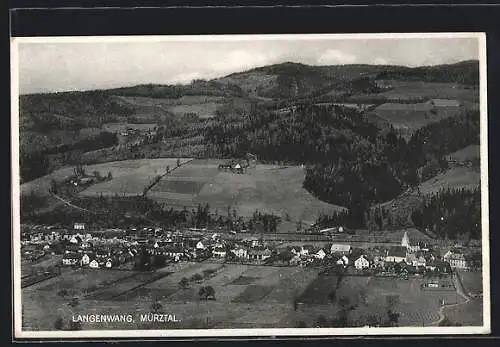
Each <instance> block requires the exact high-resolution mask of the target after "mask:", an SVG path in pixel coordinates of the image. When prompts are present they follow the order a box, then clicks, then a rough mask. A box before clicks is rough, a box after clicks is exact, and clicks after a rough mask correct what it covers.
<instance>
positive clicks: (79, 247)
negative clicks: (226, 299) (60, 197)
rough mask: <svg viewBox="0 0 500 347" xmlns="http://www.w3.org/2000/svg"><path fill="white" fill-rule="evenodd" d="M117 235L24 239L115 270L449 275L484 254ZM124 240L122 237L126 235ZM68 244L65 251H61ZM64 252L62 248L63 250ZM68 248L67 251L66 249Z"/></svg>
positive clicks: (38, 251) (37, 249) (31, 252)
mask: <svg viewBox="0 0 500 347" xmlns="http://www.w3.org/2000/svg"><path fill="white" fill-rule="evenodd" d="M121 232H123V233H120V232H118V231H117V233H115V235H117V236H109V235H110V234H109V233H108V234H107V237H103V236H95V235H92V234H91V233H88V232H85V224H84V223H75V224H74V227H73V231H66V232H59V231H52V230H43V231H37V232H31V233H29V234H22V235H23V239H24V240H23V241H22V245H23V256H24V257H25V258H28V259H30V260H33V261H34V260H37V259H39V258H41V257H43V256H44V255H45V254H47V253H52V254H55V253H58V254H63V260H62V264H63V265H68V266H88V267H91V268H113V267H116V266H118V265H120V264H123V263H126V262H128V261H132V260H133V259H137V258H138V256H139V254H140V253H141V252H142V253H144V252H145V253H146V254H148V255H150V256H161V257H164V258H167V259H169V260H172V261H180V260H203V259H208V258H219V259H223V260H224V261H229V262H230V261H236V262H256V263H266V264H276V265H290V266H309V265H314V264H315V263H318V262H319V263H325V262H327V263H328V264H336V265H338V266H341V267H343V268H352V269H356V270H366V269H382V270H387V269H393V268H394V266H395V265H396V264H397V267H398V268H403V269H405V270H406V271H408V272H411V271H415V272H418V271H419V270H430V271H436V270H438V271H440V270H443V271H446V269H447V268H449V267H451V268H456V269H478V268H480V267H481V255H480V252H471V251H470V250H467V249H465V248H459V247H455V248H453V249H451V250H449V251H448V252H447V253H446V254H445V255H444V256H443V257H441V254H440V252H439V249H433V248H430V247H428V246H427V245H426V244H425V243H422V242H416V243H413V242H411V240H410V238H409V236H408V234H407V233H406V232H405V233H404V235H403V238H402V240H401V244H400V245H398V246H392V247H388V248H387V247H382V246H376V247H371V248H353V247H352V246H351V245H349V244H343V243H332V244H329V245H327V246H325V247H314V246H311V245H302V246H298V247H291V246H285V247H280V245H275V244H265V243H264V242H263V241H262V240H260V239H257V238H250V239H244V240H240V241H228V240H224V239H222V238H221V237H220V235H219V234H217V233H213V234H211V235H210V234H207V233H204V234H205V236H203V237H195V236H186V235H183V234H182V233H180V232H179V233H177V232H170V231H167V232H162V230H160V229H158V228H156V229H154V228H149V229H148V228H145V230H144V232H145V233H146V234H144V235H142V236H138V234H139V233H138V231H137V230H136V229H133V233H132V234H127V233H125V231H121ZM120 235H121V236H120ZM61 245H63V246H61ZM57 247H59V249H57ZM61 247H62V249H61Z"/></svg>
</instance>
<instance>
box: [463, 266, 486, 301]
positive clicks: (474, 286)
mask: <svg viewBox="0 0 500 347" xmlns="http://www.w3.org/2000/svg"><path fill="white" fill-rule="evenodd" d="M458 275H459V276H460V279H461V281H462V284H463V285H464V288H465V290H466V294H472V295H474V294H480V293H482V292H483V273H482V272H481V271H458Z"/></svg>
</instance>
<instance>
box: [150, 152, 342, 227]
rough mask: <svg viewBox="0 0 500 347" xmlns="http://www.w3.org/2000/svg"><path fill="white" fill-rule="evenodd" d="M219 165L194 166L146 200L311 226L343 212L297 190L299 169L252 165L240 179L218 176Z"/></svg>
mask: <svg viewBox="0 0 500 347" xmlns="http://www.w3.org/2000/svg"><path fill="white" fill-rule="evenodd" d="M219 163H220V161H218V160H198V159H196V160H194V161H192V162H190V163H189V164H187V165H184V166H182V167H181V168H179V169H178V170H175V172H172V174H170V175H167V176H165V177H164V178H163V179H162V180H160V182H159V183H158V184H157V185H155V186H154V187H153V188H152V189H151V190H150V191H149V192H148V197H150V198H152V199H154V200H157V201H159V202H162V203H163V202H164V203H167V204H168V205H170V206H174V207H176V208H183V207H184V206H185V207H187V208H192V207H196V206H197V205H198V204H199V203H200V204H206V203H208V204H209V205H210V207H211V208H214V209H218V210H219V212H222V211H224V212H225V211H227V208H228V206H229V207H230V208H231V210H232V209H235V210H236V212H237V213H238V214H239V215H241V216H251V215H252V214H253V213H254V212H255V211H256V210H259V211H261V212H267V213H273V214H275V215H278V216H282V217H285V216H287V215H288V216H289V217H290V219H291V220H294V221H299V220H302V221H303V222H306V223H308V222H311V223H312V222H314V221H315V219H316V217H317V216H318V215H319V213H321V212H323V213H332V212H333V211H335V210H341V209H343V208H342V207H340V206H334V205H330V204H327V203H325V202H322V201H320V200H318V199H316V198H315V197H313V196H312V195H311V194H310V193H309V192H307V191H306V190H305V189H304V188H302V182H303V180H304V175H305V174H304V171H303V169H302V168H300V167H299V166H288V167H279V166H274V165H257V167H255V168H250V169H248V170H247V171H246V172H245V173H244V174H234V173H232V172H230V171H228V172H226V171H223V170H221V171H219V170H218V168H217V167H218V164H219Z"/></svg>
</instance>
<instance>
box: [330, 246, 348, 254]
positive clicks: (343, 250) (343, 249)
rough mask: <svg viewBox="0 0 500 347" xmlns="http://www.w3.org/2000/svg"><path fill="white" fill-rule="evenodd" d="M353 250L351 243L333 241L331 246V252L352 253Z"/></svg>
mask: <svg viewBox="0 0 500 347" xmlns="http://www.w3.org/2000/svg"><path fill="white" fill-rule="evenodd" d="M351 252H352V247H351V245H345V244H338V243H333V244H332V245H331V247H330V253H331V254H344V255H345V254H350V253H351Z"/></svg>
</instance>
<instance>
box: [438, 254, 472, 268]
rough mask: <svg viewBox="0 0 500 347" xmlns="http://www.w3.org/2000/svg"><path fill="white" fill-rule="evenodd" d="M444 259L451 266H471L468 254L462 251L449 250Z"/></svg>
mask: <svg viewBox="0 0 500 347" xmlns="http://www.w3.org/2000/svg"><path fill="white" fill-rule="evenodd" d="M443 259H444V261H446V262H448V263H449V264H450V266H451V267H452V268H454V269H468V268H470V262H469V261H468V260H467V258H466V256H465V255H464V254H463V253H460V252H453V251H451V250H450V251H448V252H446V254H445V255H444V257H443Z"/></svg>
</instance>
